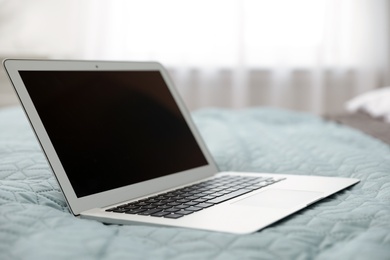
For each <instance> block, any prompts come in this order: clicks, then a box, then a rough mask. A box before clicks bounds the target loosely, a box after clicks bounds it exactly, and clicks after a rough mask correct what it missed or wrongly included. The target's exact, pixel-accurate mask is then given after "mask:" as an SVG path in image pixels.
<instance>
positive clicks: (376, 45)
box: [0, 0, 390, 114]
mask: <svg viewBox="0 0 390 260" xmlns="http://www.w3.org/2000/svg"><path fill="white" fill-rule="evenodd" d="M6 57H8V58H52V59H88V60H91V59H93V60H130V61H138V60H141V61H145V60H153V61H159V62H161V63H162V64H164V65H165V66H166V67H167V68H168V69H169V72H170V74H171V76H172V78H173V80H174V82H175V83H176V86H177V88H178V89H179V92H180V93H181V95H182V97H183V99H184V101H185V102H186V103H187V105H188V107H189V108H190V109H191V110H194V109H198V108H202V107H230V108H242V107H248V106H273V107H282V108H287V109H293V110H298V111H307V112H310V113H315V114H337V113H339V112H341V111H343V107H344V103H345V102H346V101H347V100H349V99H350V98H352V97H354V96H356V95H358V94H361V93H364V92H366V91H369V90H372V89H376V88H380V87H384V86H388V85H390V3H389V0H294V1H291V0H272V1H270V0H196V1H195V0H187V1H182V0H181V1H180V0H164V1H159V0H143V1H139V0H137V1H133V0H110V1H108V0H83V1H78V0H66V1H65V0H34V1H31V0H0V58H6ZM75 95H77V93H75ZM16 103H17V99H16V96H15V94H14V93H13V90H12V88H11V86H10V84H9V82H8V79H7V78H6V77H5V73H4V69H3V68H2V69H1V73H0V106H7V105H14V104H16Z"/></svg>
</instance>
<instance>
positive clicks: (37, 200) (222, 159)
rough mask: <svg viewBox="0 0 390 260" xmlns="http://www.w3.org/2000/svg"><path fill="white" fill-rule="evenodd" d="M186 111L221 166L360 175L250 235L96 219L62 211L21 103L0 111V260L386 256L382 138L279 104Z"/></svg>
mask: <svg viewBox="0 0 390 260" xmlns="http://www.w3.org/2000/svg"><path fill="white" fill-rule="evenodd" d="M193 118H194V120H195V122H196V124H197V126H198V127H199V129H200V131H201V133H202V136H203V137H204V139H205V141H206V143H207V145H208V147H209V149H210V151H211V153H212V154H213V156H214V158H215V160H216V162H217V164H218V166H219V167H220V169H221V170H235V171H250V172H253V171H255V172H273V173H289V174H306V175H324V176H344V177H354V178H358V179H360V180H361V182H360V183H359V184H357V185H355V186H353V187H351V188H349V189H347V190H345V191H342V192H340V193H338V194H336V195H334V196H332V197H330V198H327V199H325V200H323V201H321V202H319V203H316V204H314V205H312V206H310V207H309V208H307V209H305V210H302V211H300V212H298V213H296V214H294V215H292V216H290V217H288V218H286V219H284V220H283V221H280V222H278V223H276V224H274V225H272V226H270V227H268V228H266V229H264V230H262V231H259V232H256V233H253V234H249V235H230V234H223V233H217V232H207V231H198V230H189V229H180V228H167V227H151V226H133V225H128V226H119V225H104V224H102V223H99V222H95V221H89V220H82V219H79V218H76V217H74V216H73V215H71V214H70V213H69V210H68V208H67V205H66V203H65V200H64V197H63V195H62V193H61V191H60V189H59V187H58V185H57V183H56V181H55V178H54V177H53V175H52V172H51V170H50V168H49V167H48V164H47V162H46V160H45V157H44V155H43V153H42V152H41V150H40V148H39V145H38V143H37V141H36V139H35V136H34V134H33V132H32V130H31V129H30V127H29V124H28V122H27V120H26V119H25V117H24V114H23V112H22V110H21V109H20V108H12V109H3V110H1V111H0V122H1V124H0V259H3V260H7V259H221V260H225V259H390V149H389V148H390V147H389V146H388V145H386V144H385V143H382V142H381V141H379V140H377V139H374V138H372V137H370V136H368V135H365V134H363V133H362V132H359V131H358V130H354V129H352V128H348V127H343V126H340V125H337V124H334V123H331V122H326V121H323V120H322V119H320V118H318V117H315V116H312V115H309V114H303V113H297V112H292V111H286V110H278V109H271V108H251V109H244V110H224V109H205V110H199V111H196V112H194V113H193ZM237 221H240V220H239V219H238V220H237Z"/></svg>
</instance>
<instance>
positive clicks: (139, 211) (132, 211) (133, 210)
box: [125, 209, 146, 214]
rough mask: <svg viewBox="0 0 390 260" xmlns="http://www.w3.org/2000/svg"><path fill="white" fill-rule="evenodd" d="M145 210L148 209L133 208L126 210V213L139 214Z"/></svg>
mask: <svg viewBox="0 0 390 260" xmlns="http://www.w3.org/2000/svg"><path fill="white" fill-rule="evenodd" d="M144 211H146V209H132V210H128V211H126V212H125V213H126V214H138V213H141V212H144Z"/></svg>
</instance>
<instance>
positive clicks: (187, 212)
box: [175, 210, 194, 215]
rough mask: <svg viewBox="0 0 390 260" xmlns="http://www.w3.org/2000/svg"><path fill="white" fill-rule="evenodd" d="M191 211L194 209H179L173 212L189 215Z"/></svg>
mask: <svg viewBox="0 0 390 260" xmlns="http://www.w3.org/2000/svg"><path fill="white" fill-rule="evenodd" d="M191 213H194V211H189V210H180V211H178V212H176V213H175V214H180V215H189V214H191Z"/></svg>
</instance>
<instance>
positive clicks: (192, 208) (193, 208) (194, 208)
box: [186, 206, 202, 211]
mask: <svg viewBox="0 0 390 260" xmlns="http://www.w3.org/2000/svg"><path fill="white" fill-rule="evenodd" d="M201 209H202V208H199V207H195V206H192V207H188V208H186V210H188V211H199V210H201Z"/></svg>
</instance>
